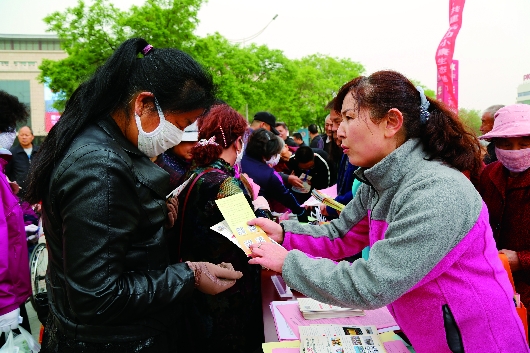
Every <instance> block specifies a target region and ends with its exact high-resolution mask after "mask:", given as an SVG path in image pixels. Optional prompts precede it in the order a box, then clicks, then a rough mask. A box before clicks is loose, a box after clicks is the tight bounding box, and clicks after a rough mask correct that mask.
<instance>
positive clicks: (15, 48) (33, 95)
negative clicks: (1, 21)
mask: <svg viewBox="0 0 530 353" xmlns="http://www.w3.org/2000/svg"><path fill="white" fill-rule="evenodd" d="M66 57H67V54H66V53H65V52H64V51H62V50H61V45H60V42H59V39H58V38H57V36H55V35H25V34H0V90H3V91H6V92H7V93H9V94H12V95H14V96H17V97H18V99H19V100H20V101H21V102H23V103H25V104H27V105H28V107H29V108H30V119H29V120H28V122H27V125H28V126H30V127H31V128H32V130H33V134H34V135H35V136H36V137H39V136H45V135H46V134H47V129H46V127H47V126H48V130H49V127H50V122H49V121H48V123H47V122H46V117H47V118H48V120H50V119H57V118H58V116H59V115H58V113H57V112H55V115H53V114H52V112H53V108H52V107H51V99H50V97H49V96H50V95H51V92H49V89H48V90H46V88H45V85H44V84H42V83H40V82H39V81H38V76H39V74H40V70H39V66H40V64H41V63H42V60H43V59H50V60H61V59H64V58H66ZM46 91H48V93H47V92H46ZM45 97H46V98H45Z"/></svg>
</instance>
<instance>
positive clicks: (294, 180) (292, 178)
mask: <svg viewBox="0 0 530 353" xmlns="http://www.w3.org/2000/svg"><path fill="white" fill-rule="evenodd" d="M287 182H288V183H289V184H290V185H291V186H295V187H297V188H300V189H301V188H303V187H304V182H303V181H302V180H301V179H300V178H299V177H297V176H296V175H294V172H292V173H291V175H289V176H288V177H287Z"/></svg>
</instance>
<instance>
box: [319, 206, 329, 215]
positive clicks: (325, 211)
mask: <svg viewBox="0 0 530 353" xmlns="http://www.w3.org/2000/svg"><path fill="white" fill-rule="evenodd" d="M319 207H320V214H321V215H322V216H326V217H328V216H329V214H328V210H327V209H326V205H324V204H321V205H320V206H319Z"/></svg>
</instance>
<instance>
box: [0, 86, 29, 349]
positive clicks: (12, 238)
mask: <svg viewBox="0 0 530 353" xmlns="http://www.w3.org/2000/svg"><path fill="white" fill-rule="evenodd" d="M28 115H29V113H28V109H27V107H26V106H25V105H24V104H22V103H21V102H20V101H19V100H18V98H17V97H15V96H12V95H10V94H8V93H7V92H4V91H0V335H1V334H2V333H5V335H7V333H9V331H11V330H14V329H17V328H18V325H19V317H22V319H23V320H22V324H21V326H22V327H24V328H25V329H26V331H28V332H31V329H30V325H29V322H28V315H27V313H26V306H25V305H26V300H27V299H28V298H29V297H30V295H31V283H30V282H31V281H30V275H29V261H28V247H27V244H26V231H25V229H24V216H23V210H22V207H21V206H20V203H19V200H18V198H17V196H16V193H17V192H18V185H17V184H16V183H14V182H10V181H9V180H8V178H7V177H6V175H5V173H4V170H5V166H6V164H7V163H8V162H9V161H10V160H11V157H12V153H11V152H10V150H9V149H10V148H11V146H12V145H13V141H15V137H16V132H15V127H16V125H17V123H22V122H25V121H26V119H27V117H28ZM5 335H1V336H3V337H0V346H1V345H3V343H4V342H5V337H6V336H5Z"/></svg>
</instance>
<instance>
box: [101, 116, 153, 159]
mask: <svg viewBox="0 0 530 353" xmlns="http://www.w3.org/2000/svg"><path fill="white" fill-rule="evenodd" d="M97 124H98V126H99V127H101V128H102V129H103V130H104V131H105V132H106V133H107V135H109V136H110V138H112V139H113V140H114V141H116V142H117V143H118V144H119V145H120V146H121V147H122V148H123V149H124V150H125V151H127V153H132V154H135V155H138V156H145V154H144V153H142V151H140V150H139V149H138V147H136V146H135V145H133V143H132V142H131V141H129V140H128V139H127V138H126V137H125V135H124V134H123V131H121V129H120V127H119V126H118V124H116V122H115V121H114V119H112V117H111V116H110V115H108V116H106V117H105V118H103V119H101V120H99V121H98V122H97Z"/></svg>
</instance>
